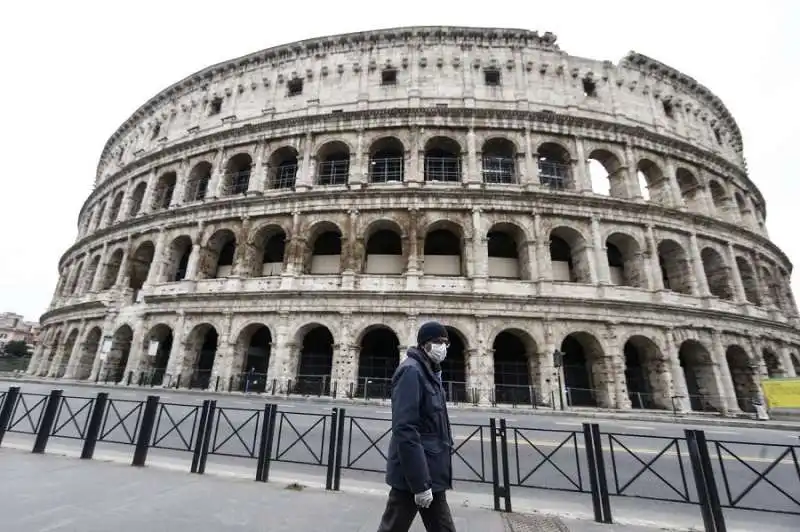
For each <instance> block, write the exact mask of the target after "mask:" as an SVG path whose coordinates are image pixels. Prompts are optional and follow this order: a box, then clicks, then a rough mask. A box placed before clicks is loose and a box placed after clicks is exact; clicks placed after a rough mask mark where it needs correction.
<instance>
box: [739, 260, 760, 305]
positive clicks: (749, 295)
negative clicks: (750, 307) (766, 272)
mask: <svg viewBox="0 0 800 532" xmlns="http://www.w3.org/2000/svg"><path fill="white" fill-rule="evenodd" d="M736 267H737V268H738V270H739V276H740V277H741V279H742V286H743V287H744V297H745V299H747V301H748V302H749V303H752V304H754V305H760V304H761V297H760V294H759V293H758V281H757V280H756V274H755V271H753V266H752V265H751V264H750V261H749V260H747V259H746V258H744V257H741V256H739V257H736Z"/></svg>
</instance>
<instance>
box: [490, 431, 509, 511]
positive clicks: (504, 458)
mask: <svg viewBox="0 0 800 532" xmlns="http://www.w3.org/2000/svg"><path fill="white" fill-rule="evenodd" d="M497 425H498V424H497V419H495V418H491V419H489V431H490V432H491V433H492V439H491V450H492V493H493V496H494V509H495V510H496V511H498V512H499V511H501V509H500V497H503V499H504V501H503V502H504V504H503V510H502V511H505V512H510V511H511V488H510V479H509V474H508V440H507V436H506V420H505V419H500V426H499V427H498V426H497ZM498 440H499V441H498ZM498 451H500V464H499V465H498V463H497V452H498ZM501 468H502V474H503V484H502V485H500V473H501Z"/></svg>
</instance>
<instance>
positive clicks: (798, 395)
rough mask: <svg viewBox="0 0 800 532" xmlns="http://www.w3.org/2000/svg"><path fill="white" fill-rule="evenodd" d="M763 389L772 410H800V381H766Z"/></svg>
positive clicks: (763, 383)
mask: <svg viewBox="0 0 800 532" xmlns="http://www.w3.org/2000/svg"><path fill="white" fill-rule="evenodd" d="M761 387H762V388H763V389H764V397H765V398H766V399H767V405H769V407H770V408H800V379H765V380H763V381H761Z"/></svg>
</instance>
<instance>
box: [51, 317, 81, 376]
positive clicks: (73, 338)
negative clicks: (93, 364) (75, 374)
mask: <svg viewBox="0 0 800 532" xmlns="http://www.w3.org/2000/svg"><path fill="white" fill-rule="evenodd" d="M78 334H80V331H79V330H78V328H77V327H74V328H73V329H72V330H71V331H70V332H69V334H68V335H67V339H66V340H65V341H64V347H63V349H62V350H61V360H60V361H59V365H58V369H56V372H55V375H54V376H55V377H56V378H57V379H60V378H62V377H63V376H64V375H65V374H66V373H67V367H68V366H69V359H70V357H71V356H72V350H73V349H74V348H75V342H77V341H78Z"/></svg>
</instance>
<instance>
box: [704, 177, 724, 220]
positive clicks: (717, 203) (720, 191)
mask: <svg viewBox="0 0 800 532" xmlns="http://www.w3.org/2000/svg"><path fill="white" fill-rule="evenodd" d="M708 190H709V191H710V192H711V200H712V201H713V203H714V210H715V212H716V214H717V216H719V217H724V216H725V213H726V210H727V209H726V207H727V205H726V204H727V195H726V194H725V189H724V188H722V185H720V184H719V183H718V182H717V181H714V180H711V181H709V182H708Z"/></svg>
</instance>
